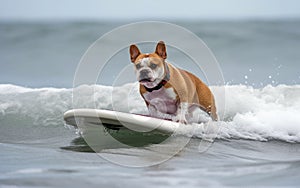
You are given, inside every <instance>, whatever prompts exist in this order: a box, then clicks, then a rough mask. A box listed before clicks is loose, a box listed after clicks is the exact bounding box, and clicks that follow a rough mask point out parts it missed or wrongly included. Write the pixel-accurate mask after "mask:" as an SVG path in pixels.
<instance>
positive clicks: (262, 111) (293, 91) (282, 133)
mask: <svg viewBox="0 0 300 188" xmlns="http://www.w3.org/2000/svg"><path fill="white" fill-rule="evenodd" d="M211 89H212V91H213V93H214V94H215V98H216V103H217V108H218V114H219V116H220V117H221V119H220V121H219V122H217V123H216V124H217V125H218V128H219V132H218V135H217V138H220V139H230V138H234V139H251V140H259V141H268V140H282V141H286V142H300V117H299V116H298V114H300V85H278V86H271V85H268V86H266V87H263V88H259V89H256V88H253V87H250V86H245V85H227V86H212V87H211ZM223 96H225V97H223ZM73 108H99V109H114V110H118V111H123V112H130V113H147V108H146V106H145V103H144V101H143V100H142V98H141V97H140V95H139V92H138V84H137V83H131V84H126V85H124V86H120V87H111V86H101V85H82V86H79V87H76V88H74V89H66V88H26V87H21V86H16V85H9V84H2V85H0V121H3V120H5V122H6V123H7V122H10V121H11V122H13V123H16V122H18V120H19V123H20V126H21V125H22V122H23V121H24V119H25V120H26V121H30V122H32V124H33V125H34V126H37V125H38V126H40V125H41V126H62V125H63V118H62V116H63V113H64V112H65V111H67V110H69V109H73ZM12 120H13V121H12ZM6 126H9V125H6ZM199 126H200V125H199ZM196 136H197V135H196ZM198 136H199V137H201V134H200V133H199V135H198Z"/></svg>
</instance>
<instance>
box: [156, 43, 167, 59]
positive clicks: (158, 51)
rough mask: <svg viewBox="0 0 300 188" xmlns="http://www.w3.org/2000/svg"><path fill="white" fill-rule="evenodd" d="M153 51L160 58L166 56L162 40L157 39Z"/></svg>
mask: <svg viewBox="0 0 300 188" xmlns="http://www.w3.org/2000/svg"><path fill="white" fill-rule="evenodd" d="M155 53H156V54H157V55H159V56H160V57H161V58H163V59H166V58H167V50H166V45H165V43H164V42H163V41H159V42H158V43H157V45H156V49H155Z"/></svg>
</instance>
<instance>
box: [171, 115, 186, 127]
mask: <svg viewBox="0 0 300 188" xmlns="http://www.w3.org/2000/svg"><path fill="white" fill-rule="evenodd" d="M172 121H175V122H178V123H180V124H184V125H186V124H188V122H187V120H186V118H185V116H175V117H174V118H173V119H172Z"/></svg>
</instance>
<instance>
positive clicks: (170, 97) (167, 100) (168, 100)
mask: <svg viewBox="0 0 300 188" xmlns="http://www.w3.org/2000/svg"><path fill="white" fill-rule="evenodd" d="M143 96H144V98H145V100H146V101H147V102H148V103H149V104H151V105H152V106H154V107H155V108H156V110H158V111H160V112H162V113H169V114H173V113H175V112H176V110H177V101H176V97H177V94H176V93H175V92H174V89H173V88H171V87H170V88H164V87H162V88H160V89H159V90H155V91H152V92H146V93H144V94H143Z"/></svg>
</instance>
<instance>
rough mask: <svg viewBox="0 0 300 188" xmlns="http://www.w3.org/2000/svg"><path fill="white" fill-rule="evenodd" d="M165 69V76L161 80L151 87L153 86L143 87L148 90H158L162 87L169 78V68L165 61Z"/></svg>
mask: <svg viewBox="0 0 300 188" xmlns="http://www.w3.org/2000/svg"><path fill="white" fill-rule="evenodd" d="M165 70H166V75H165V77H164V78H163V79H162V80H161V82H159V83H158V84H157V86H155V87H153V88H148V87H146V86H144V87H145V89H146V90H147V91H148V92H152V91H154V90H159V89H160V88H162V87H163V86H164V85H166V83H167V82H168V81H169V80H170V70H169V67H168V65H167V63H165Z"/></svg>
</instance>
